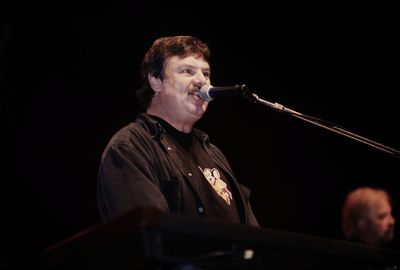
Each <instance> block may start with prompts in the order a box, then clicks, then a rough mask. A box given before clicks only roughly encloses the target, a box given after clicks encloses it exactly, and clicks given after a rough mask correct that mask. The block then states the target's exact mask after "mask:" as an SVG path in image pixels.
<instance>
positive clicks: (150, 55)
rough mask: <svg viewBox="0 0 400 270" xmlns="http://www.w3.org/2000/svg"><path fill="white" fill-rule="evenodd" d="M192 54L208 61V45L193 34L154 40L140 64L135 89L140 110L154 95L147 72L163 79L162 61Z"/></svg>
mask: <svg viewBox="0 0 400 270" xmlns="http://www.w3.org/2000/svg"><path fill="white" fill-rule="evenodd" d="M190 55H193V56H195V57H202V58H203V59H204V60H205V61H206V62H207V63H209V61H210V49H209V48H208V45H207V44H206V43H204V42H203V41H201V40H200V39H198V38H196V37H193V36H171V37H161V38H158V39H156V40H155V41H154V43H153V45H152V46H151V48H150V49H149V50H148V51H147V53H146V55H145V56H144V58H143V62H142V65H141V80H142V87H141V88H139V89H138V90H137V91H136V99H137V105H138V106H139V108H138V109H139V110H140V111H146V110H147V108H148V107H149V105H150V102H151V99H152V98H153V96H154V90H153V89H152V88H151V86H150V84H149V81H148V74H151V75H152V76H154V77H155V78H160V79H161V80H163V79H164V63H165V60H166V59H167V58H168V57H171V56H179V57H182V58H183V57H187V56H190Z"/></svg>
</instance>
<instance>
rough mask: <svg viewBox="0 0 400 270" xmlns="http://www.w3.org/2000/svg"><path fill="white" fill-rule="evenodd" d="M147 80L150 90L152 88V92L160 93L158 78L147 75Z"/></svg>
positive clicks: (160, 82) (159, 80)
mask: <svg viewBox="0 0 400 270" xmlns="http://www.w3.org/2000/svg"><path fill="white" fill-rule="evenodd" d="M147 79H148V80H149V83H150V86H151V88H153V90H154V91H155V92H160V91H161V84H162V81H161V79H160V78H156V77H154V76H153V75H151V74H149V75H147Z"/></svg>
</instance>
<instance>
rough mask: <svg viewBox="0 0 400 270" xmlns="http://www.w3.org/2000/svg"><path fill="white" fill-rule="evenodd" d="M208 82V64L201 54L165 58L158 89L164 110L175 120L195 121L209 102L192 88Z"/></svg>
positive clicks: (198, 87)
mask: <svg viewBox="0 0 400 270" xmlns="http://www.w3.org/2000/svg"><path fill="white" fill-rule="evenodd" d="M209 84H210V66H209V64H208V63H207V62H206V61H204V59H203V58H196V57H194V56H188V57H185V58H180V57H178V56H172V57H169V58H167V59H166V61H165V63H164V79H163V81H162V82H161V87H160V93H159V101H160V105H161V106H162V110H163V114H164V115H166V117H167V118H168V119H174V121H176V122H182V123H186V122H193V123H194V122H196V121H197V120H199V119H200V118H201V116H202V115H203V114H204V113H205V111H206V109H207V106H208V102H206V101H204V100H202V99H200V98H199V97H198V96H197V95H196V94H195V92H196V91H198V90H199V89H200V88H201V87H202V86H203V85H209Z"/></svg>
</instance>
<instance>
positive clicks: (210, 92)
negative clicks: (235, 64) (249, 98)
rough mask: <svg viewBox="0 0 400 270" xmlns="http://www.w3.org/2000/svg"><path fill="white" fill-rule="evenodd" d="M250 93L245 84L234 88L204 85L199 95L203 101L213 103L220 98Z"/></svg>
mask: <svg viewBox="0 0 400 270" xmlns="http://www.w3.org/2000/svg"><path fill="white" fill-rule="evenodd" d="M248 91H249V90H248V88H247V86H246V85H245V84H243V85H234V86H212V85H203V87H201V89H200V91H199V93H198V95H199V97H200V98H201V99H202V100H205V101H211V100H213V99H215V98H220V97H229V96H245V95H246V94H247V93H248Z"/></svg>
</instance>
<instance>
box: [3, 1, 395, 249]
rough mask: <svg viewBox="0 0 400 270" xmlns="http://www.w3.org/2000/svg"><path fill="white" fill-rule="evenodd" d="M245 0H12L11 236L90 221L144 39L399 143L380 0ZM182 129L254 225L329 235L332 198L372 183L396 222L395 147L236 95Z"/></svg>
mask: <svg viewBox="0 0 400 270" xmlns="http://www.w3.org/2000/svg"><path fill="white" fill-rule="evenodd" d="M134 2H135V3H134ZM233 2H234V1H233ZM258 2H259V1H255V3H251V1H246V2H245V3H240V4H239V3H238V4H235V3H230V4H229V5H227V4H223V3H222V4H219V5H220V6H214V5H215V4H216V3H214V2H211V1H200V2H196V4H194V3H191V4H187V3H167V4H160V3H156V2H151V1H148V3H141V2H137V1H109V2H108V3H107V2H106V3H100V2H82V1H58V2H57V3H56V4H55V3H47V2H46V3H45V2H39V3H37V2H35V3H31V4H27V5H24V6H18V4H17V3H15V5H14V6H13V12H11V13H9V14H12V16H9V17H7V16H6V19H8V20H6V21H5V23H3V26H4V27H3V30H4V31H3V33H4V35H3V36H4V38H3V40H4V41H5V42H3V44H2V57H3V59H5V60H6V63H8V64H9V69H3V70H4V71H5V72H3V73H2V76H3V75H8V74H10V75H11V76H3V77H2V86H5V89H6V92H5V93H6V94H4V95H3V96H4V97H5V98H4V99H3V100H5V101H6V102H4V103H3V102H2V103H3V104H11V106H9V105H6V106H4V107H3V108H5V110H4V112H6V114H5V115H6V116H7V117H8V118H7V119H10V120H11V121H10V122H8V123H11V126H10V128H13V130H15V131H16V134H15V135H16V136H15V138H16V151H15V153H16V172H17V178H16V181H15V183H16V184H17V185H15V186H14V185H13V188H10V189H8V190H6V193H7V194H8V195H10V197H11V200H12V202H10V200H8V203H9V204H6V205H5V206H6V208H7V210H9V213H10V214H11V215H10V217H11V218H10V220H11V221H12V222H11V224H13V223H14V222H16V221H18V224H19V225H20V226H18V232H19V233H20V234H21V233H22V234H23V235H24V236H27V235H29V236H32V235H33V236H34V238H35V240H37V241H35V244H34V247H35V248H37V249H39V250H40V249H42V248H45V247H47V246H49V245H51V244H54V243H56V242H58V241H60V240H62V239H64V238H66V237H68V236H69V235H71V234H74V233H76V232H79V231H81V230H83V229H85V228H87V227H88V226H91V225H94V224H96V223H98V222H99V221H100V219H99V217H98V213H97V206H96V174H97V168H98V165H99V160H100V156H101V154H102V151H103V149H104V147H105V145H106V143H107V142H108V140H109V139H110V138H111V136H112V135H113V134H114V132H116V131H117V130H118V129H119V128H121V127H122V126H124V125H125V124H127V123H128V122H130V121H131V120H132V119H133V117H134V116H135V113H136V111H135V108H134V106H133V104H134V102H133V101H134V100H133V99H134V89H135V88H137V87H138V86H139V66H140V63H141V60H142V57H143V55H144V53H145V51H146V50H147V49H148V48H149V47H150V45H151V43H152V42H153V40H154V39H155V38H157V37H159V36H165V35H176V34H179V35H181V34H190V35H195V36H198V37H199V38H201V39H203V40H204V41H206V42H207V43H208V44H209V45H210V47H211V50H212V63H211V64H212V68H213V70H212V82H213V85H216V86H218V85H221V86H222V85H232V84H243V83H245V84H247V85H248V86H249V88H250V89H251V91H252V92H254V93H256V94H257V95H258V96H260V97H261V98H263V99H265V100H268V101H270V102H278V103H280V104H282V105H284V106H286V107H288V108H291V109H293V110H296V111H299V112H301V113H304V114H307V115H311V116H314V117H319V118H321V119H324V120H328V121H331V122H334V123H337V124H338V125H340V126H342V127H345V128H347V129H349V130H351V131H353V132H355V133H357V134H358V135H361V136H364V137H367V138H369V139H372V140H376V141H378V142H380V143H383V144H385V145H388V146H391V147H394V148H396V149H399V148H400V141H399V138H400V136H399V135H400V134H399V131H398V127H397V125H398V123H399V120H398V119H399V117H398V115H399V114H398V102H397V97H396V93H395V92H396V89H398V81H397V78H398V72H397V71H398V67H397V66H398V60H399V58H398V52H397V51H398V48H399V42H398V41H397V35H398V33H397V32H398V30H397V28H396V27H395V24H394V18H395V17H394V16H393V10H394V6H388V5H387V4H383V3H377V2H375V1H359V2H353V3H351V4H349V3H347V1H322V2H323V3H320V1H315V2H314V1H289V2H287V1H285V2H282V3H280V4H277V3H274V4H272V3H268V2H267V3H261V2H259V3H258ZM273 2H278V1H273ZM393 5H394V4H393ZM5 78H6V79H5ZM197 127H199V128H201V129H203V130H204V131H206V132H207V133H208V134H209V135H210V136H211V141H212V142H213V143H214V144H216V145H218V146H219V147H220V148H221V149H222V150H223V151H224V153H225V154H226V156H227V158H228V159H229V160H230V162H231V165H232V167H233V169H234V171H235V172H236V174H237V176H238V179H239V181H240V182H241V183H243V184H245V185H247V186H248V187H250V188H251V189H252V198H251V199H252V204H253V208H254V211H255V214H256V216H257V217H258V219H259V222H260V223H261V225H262V226H264V227H268V228H274V229H280V230H287V231H292V232H300V233H305V234H309V235H316V236H321V237H327V238H333V239H338V238H341V237H342V236H341V233H340V208H341V204H342V201H343V199H344V196H345V194H346V193H347V192H348V191H350V190H351V189H353V188H356V187H358V186H362V185H372V186H378V187H382V188H385V189H387V190H388V191H389V192H390V193H391V195H392V196H393V199H394V208H395V209H394V210H395V213H394V214H395V217H396V218H397V219H398V220H400V217H399V214H398V213H399V212H398V210H399V207H398V205H399V200H400V185H399V184H398V181H399V179H400V178H399V175H400V172H399V161H400V160H399V159H398V158H397V159H396V158H394V157H391V156H389V155H388V154H385V153H383V152H380V151H378V150H376V149H373V148H371V147H369V146H366V145H363V144H361V143H359V142H356V141H353V140H351V139H349V138H346V137H343V136H340V135H338V134H336V133H332V132H330V131H327V130H325V129H322V128H320V127H317V126H314V125H311V124H309V123H306V122H303V121H301V120H299V119H296V118H293V117H290V116H288V115H285V114H282V113H279V112H277V111H274V110H272V109H270V108H268V107H265V106H262V105H257V104H252V103H250V102H249V101H247V100H244V99H241V98H239V97H231V98H225V99H219V100H215V101H212V102H211V103H210V106H209V110H208V111H207V113H206V114H205V116H204V118H203V119H202V120H200V122H198V124H197ZM6 144H7V142H6ZM15 205H17V206H18V207H17V209H18V211H17V210H14V209H15V208H12V206H15ZM12 226H14V225H12Z"/></svg>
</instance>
